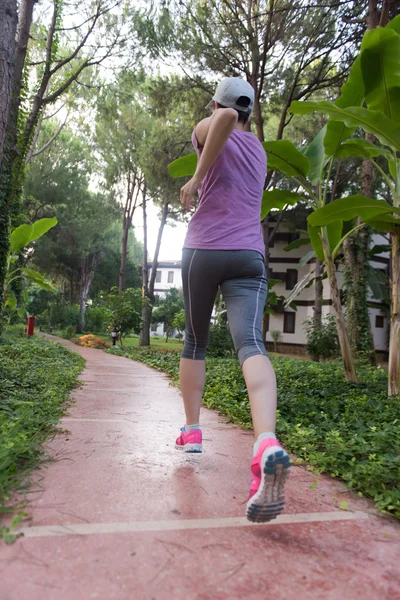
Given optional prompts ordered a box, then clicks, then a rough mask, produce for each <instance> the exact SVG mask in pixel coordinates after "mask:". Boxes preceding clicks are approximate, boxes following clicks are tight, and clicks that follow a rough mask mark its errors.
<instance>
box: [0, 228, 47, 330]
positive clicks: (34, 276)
mask: <svg viewBox="0 0 400 600" xmlns="http://www.w3.org/2000/svg"><path fill="white" fill-rule="evenodd" d="M55 225H57V219H40V220H39V221H35V222H34V223H33V224H32V225H20V226H19V227H17V228H16V229H14V230H13V232H12V234H11V241H10V253H9V256H8V260H7V272H6V277H5V281H4V313H5V315H6V316H7V317H8V321H9V322H10V321H11V319H12V318H13V317H14V316H15V314H16V313H17V314H18V316H19V317H20V318H22V317H24V315H25V305H26V304H27V302H28V296H27V294H26V293H25V294H23V295H22V299H23V304H22V305H20V307H19V309H18V306H17V305H18V300H17V297H16V296H15V294H14V291H13V289H12V288H13V286H15V285H16V283H18V284H19V285H21V283H23V284H24V286H25V288H26V287H27V286H28V285H29V284H31V283H33V284H35V285H37V286H39V287H41V288H43V289H44V290H47V291H52V290H53V286H52V285H50V284H49V283H48V282H47V281H46V279H45V278H44V277H43V275H42V274H41V273H38V272H37V271H34V270H33V269H28V268H26V267H23V266H21V261H20V257H19V254H18V253H19V252H21V251H22V250H24V249H26V248H27V247H28V246H29V244H31V243H32V242H33V241H35V240H38V239H39V238H41V237H42V236H43V235H44V234H45V233H47V231H49V229H52V228H53V227H55ZM1 317H3V315H0V318H1Z"/></svg>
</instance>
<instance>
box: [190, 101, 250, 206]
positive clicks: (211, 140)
mask: <svg viewBox="0 0 400 600" xmlns="http://www.w3.org/2000/svg"><path fill="white" fill-rule="evenodd" d="M237 120H238V114H237V112H236V110H234V109H233V108H218V109H217V110H216V111H215V112H214V113H213V115H212V117H211V118H209V119H204V121H201V122H200V123H199V124H198V125H197V127H196V130H195V133H196V136H197V139H198V140H199V142H200V144H201V145H203V151H202V153H201V156H200V159H199V161H198V163H197V168H196V172H195V174H194V175H193V177H192V179H190V181H188V182H187V184H186V185H184V186H183V188H182V189H181V194H180V196H181V203H182V204H183V206H185V208H186V210H190V209H191V207H192V205H193V202H194V195H195V193H196V192H197V190H198V189H199V187H200V185H201V182H202V181H203V179H204V177H205V175H206V174H207V171H208V169H209V168H210V167H211V166H212V165H213V164H214V162H215V161H216V159H217V158H218V156H219V155H220V153H221V151H222V149H223V147H224V146H225V144H226V142H227V141H228V138H229V136H230V135H231V133H232V131H233V129H234V128H235V125H236V123H237Z"/></svg>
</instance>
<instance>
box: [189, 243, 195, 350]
mask: <svg viewBox="0 0 400 600" xmlns="http://www.w3.org/2000/svg"><path fill="white" fill-rule="evenodd" d="M196 252H197V250H195V251H194V252H193V256H192V259H191V261H190V265H189V271H188V293H189V316H190V325H191V327H192V334H193V337H194V349H193V360H194V359H195V358H196V350H197V338H196V334H195V331H194V327H193V314H192V295H191V293H190V271H191V270H192V263H193V259H194V257H195V256H196Z"/></svg>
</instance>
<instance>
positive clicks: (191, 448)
mask: <svg viewBox="0 0 400 600" xmlns="http://www.w3.org/2000/svg"><path fill="white" fill-rule="evenodd" d="M175 448H176V449H177V450H182V452H203V434H202V433H201V429H193V430H189V431H188V432H187V433H186V432H185V428H184V427H181V435H180V436H179V437H178V438H177V440H176V442H175Z"/></svg>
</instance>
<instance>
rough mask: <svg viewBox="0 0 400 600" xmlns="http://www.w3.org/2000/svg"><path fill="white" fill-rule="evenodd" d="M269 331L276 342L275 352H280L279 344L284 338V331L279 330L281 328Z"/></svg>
mask: <svg viewBox="0 0 400 600" xmlns="http://www.w3.org/2000/svg"><path fill="white" fill-rule="evenodd" d="M269 333H270V336H271V337H272V341H273V342H274V350H275V352H278V344H279V342H281V341H282V339H283V335H282V332H281V331H279V329H271V331H270V332H269Z"/></svg>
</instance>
